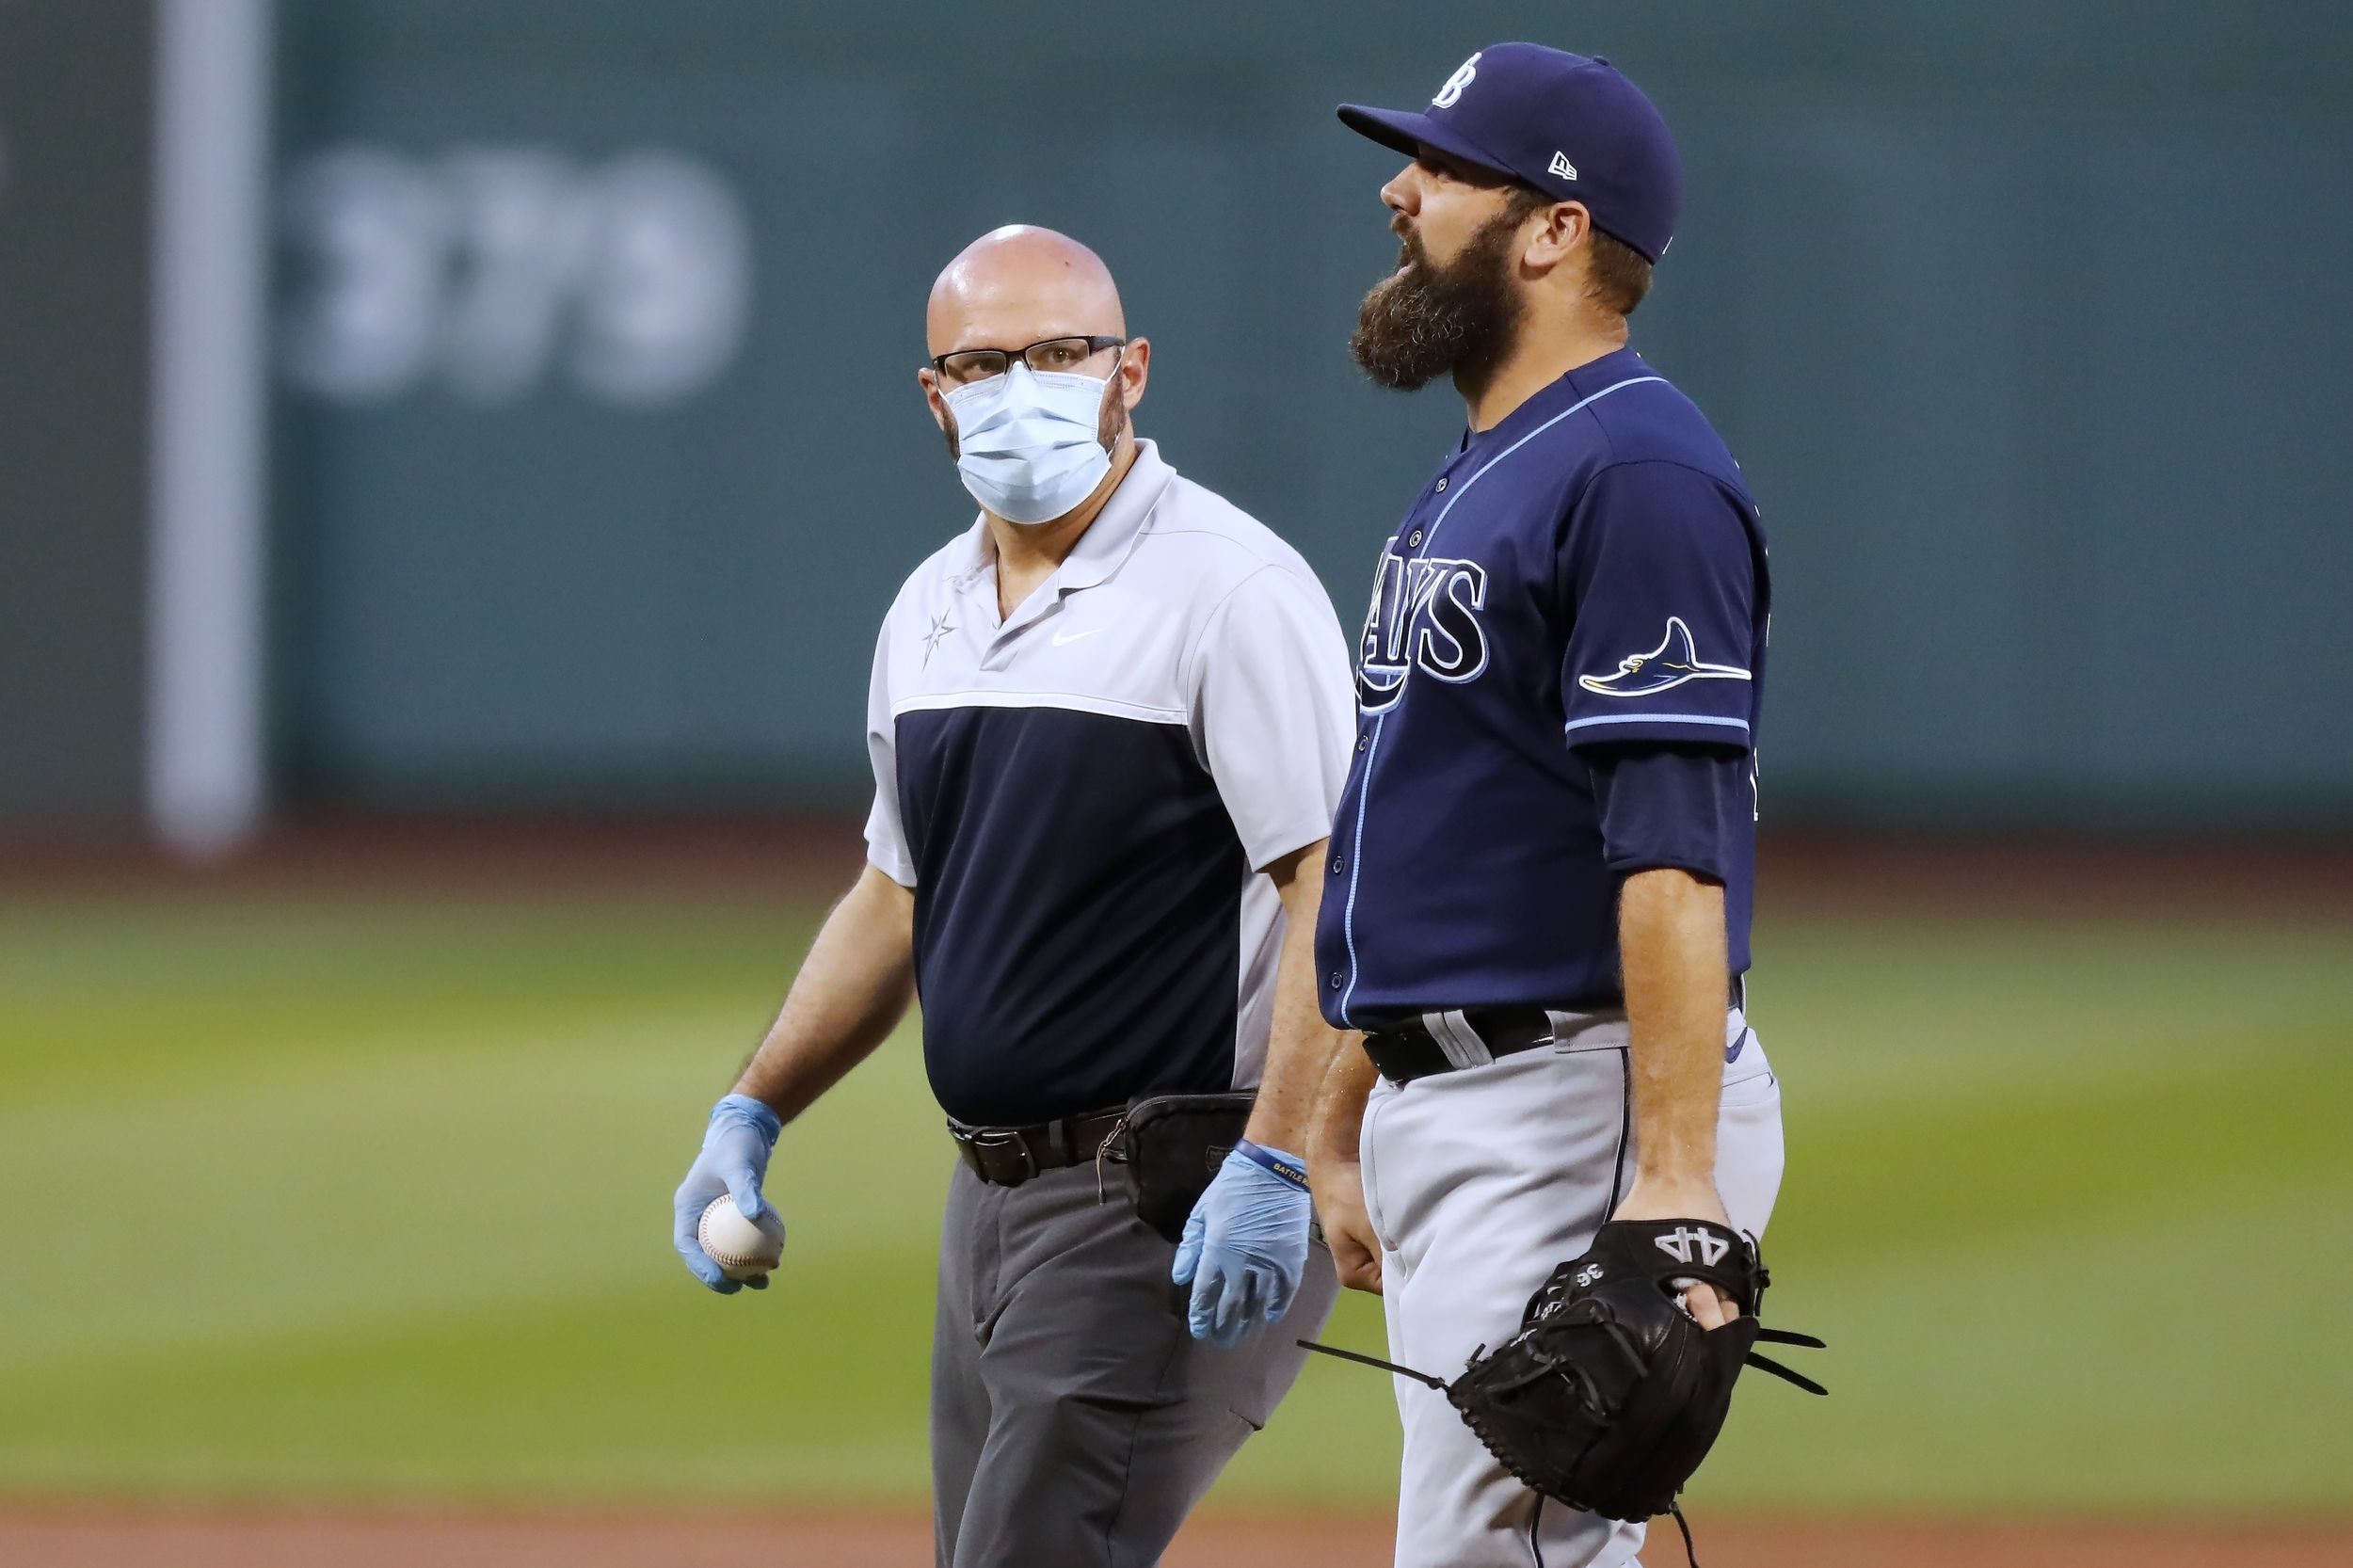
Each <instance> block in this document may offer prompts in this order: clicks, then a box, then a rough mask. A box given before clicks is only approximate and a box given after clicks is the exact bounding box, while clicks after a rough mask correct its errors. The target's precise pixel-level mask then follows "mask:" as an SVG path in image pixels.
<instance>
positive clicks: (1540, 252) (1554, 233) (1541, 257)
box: [1520, 201, 1593, 273]
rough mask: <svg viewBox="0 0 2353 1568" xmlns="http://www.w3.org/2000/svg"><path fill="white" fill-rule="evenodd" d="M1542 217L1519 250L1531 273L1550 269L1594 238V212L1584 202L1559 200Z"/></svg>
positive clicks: (1524, 263) (1546, 209)
mask: <svg viewBox="0 0 2353 1568" xmlns="http://www.w3.org/2000/svg"><path fill="white" fill-rule="evenodd" d="M1539 216H1541V217H1542V218H1543V220H1544V221H1543V222H1542V223H1541V224H1539V225H1538V226H1537V227H1536V228H1535V229H1533V230H1531V231H1530V232H1529V236H1528V244H1527V245H1526V247H1525V248H1522V250H1521V252H1520V261H1521V264H1523V265H1525V266H1526V267H1527V268H1528V269H1529V271H1530V272H1539V273H1543V272H1550V271H1551V270H1552V269H1553V268H1555V267H1557V266H1559V265H1561V264H1562V263H1563V262H1566V261H1568V260H1569V259H1570V258H1571V257H1572V256H1574V255H1576V253H1577V250H1578V249H1579V248H1582V247H1583V246H1584V245H1585V243H1586V241H1587V240H1589V239H1591V238H1592V237H1593V214H1591V213H1589V212H1587V211H1586V210H1585V203H1584V202H1582V201H1556V202H1554V203H1553V204H1552V205H1551V206H1549V207H1546V208H1545V210H1544V212H1543V213H1542V214H1541V215H1539Z"/></svg>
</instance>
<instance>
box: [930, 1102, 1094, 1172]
mask: <svg viewBox="0 0 2353 1568" xmlns="http://www.w3.org/2000/svg"><path fill="white" fill-rule="evenodd" d="M1127 1119H1128V1111H1127V1108H1126V1107H1125V1106H1117V1107H1113V1108H1112V1109H1111V1110H1109V1111H1081V1112H1079V1113H1078V1114H1077V1115H1075V1116H1064V1117H1061V1118H1059V1119H1058V1120H1055V1121H1050V1122H1040V1123H1038V1124H1037V1125H1036V1126H1034V1127H968V1126H967V1125H966V1124H964V1123H963V1122H959V1121H956V1120H955V1119H954V1118H952V1117H951V1118H950V1119H949V1122H948V1136H949V1137H951V1138H953V1139H954V1140H955V1141H956V1152H957V1153H958V1154H961V1155H962V1156H964V1162H965V1163H966V1164H967V1165H969V1166H971V1167H972V1174H973V1175H974V1176H979V1177H980V1178H981V1179H982V1180H983V1181H985V1182H987V1183H988V1184H989V1185H990V1186H992V1187H1018V1186H1020V1185H1021V1184H1022V1183H1023V1182H1025V1181H1027V1180H1029V1179H1030V1178H1031V1177H1032V1176H1036V1175H1037V1174H1038V1173H1040V1172H1041V1171H1056V1170H1061V1169H1062V1168H1064V1166H1068V1165H1083V1164H1086V1163H1088V1162H1090V1161H1092V1160H1095V1159H1096V1157H1097V1156H1099V1155H1101V1154H1102V1153H1104V1152H1105V1150H1106V1149H1107V1148H1108V1147H1109V1146H1110V1145H1111V1144H1113V1143H1114V1142H1115V1141H1116V1140H1117V1139H1118V1137H1119V1128H1120V1124H1121V1123H1122V1122H1125V1121H1126V1120H1127Z"/></svg>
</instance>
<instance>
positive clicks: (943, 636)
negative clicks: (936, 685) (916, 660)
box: [923, 610, 956, 669]
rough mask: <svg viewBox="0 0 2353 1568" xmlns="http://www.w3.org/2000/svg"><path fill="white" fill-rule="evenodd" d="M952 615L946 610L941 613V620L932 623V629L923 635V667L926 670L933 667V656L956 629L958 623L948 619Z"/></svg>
mask: <svg viewBox="0 0 2353 1568" xmlns="http://www.w3.org/2000/svg"><path fill="white" fill-rule="evenodd" d="M950 613H951V612H949V611H946V610H942V611H941V612H939V618H938V619H936V620H935V621H933V622H932V629H931V630H930V631H929V632H924V633H923V667H924V668H925V669H929V668H931V667H932V654H933V653H934V652H935V651H936V649H937V648H938V647H939V645H940V644H942V643H944V642H946V641H947V640H948V633H949V632H953V631H954V630H955V629H956V623H955V622H954V621H952V620H950V619H949V618H948V616H949V615H950Z"/></svg>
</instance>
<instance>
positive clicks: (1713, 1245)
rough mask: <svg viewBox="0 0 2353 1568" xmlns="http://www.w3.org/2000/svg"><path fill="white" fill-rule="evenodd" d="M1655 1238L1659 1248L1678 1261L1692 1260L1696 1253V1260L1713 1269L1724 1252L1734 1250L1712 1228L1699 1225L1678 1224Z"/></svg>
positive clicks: (1719, 1261)
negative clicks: (1706, 1228) (1707, 1228)
mask: <svg viewBox="0 0 2353 1568" xmlns="http://www.w3.org/2000/svg"><path fill="white" fill-rule="evenodd" d="M1655 1240H1657V1243H1658V1250H1659V1251H1660V1252H1663V1253H1665V1254H1666V1255H1667V1256H1669V1257H1672V1258H1673V1259H1674V1260H1675V1261H1676V1262H1677V1263H1689V1262H1692V1261H1694V1260H1695V1255H1696V1261H1697V1262H1698V1263H1699V1265H1700V1266H1701V1267H1702V1268H1705V1269H1712V1268H1714V1267H1715V1266H1716V1265H1717V1264H1719V1263H1721V1262H1722V1261H1723V1256H1724V1254H1726V1253H1728V1252H1730V1251H1731V1250H1732V1243H1731V1242H1730V1241H1728V1240H1725V1239H1724V1238H1722V1237H1721V1236H1719V1235H1717V1234H1716V1233H1715V1232H1714V1231H1712V1230H1705V1229H1702V1228H1701V1227H1699V1226H1697V1225H1682V1226H1678V1227H1677V1228H1676V1229H1673V1230H1671V1231H1669V1232H1668V1233H1667V1234H1666V1235H1664V1236H1660V1237H1657V1238H1655Z"/></svg>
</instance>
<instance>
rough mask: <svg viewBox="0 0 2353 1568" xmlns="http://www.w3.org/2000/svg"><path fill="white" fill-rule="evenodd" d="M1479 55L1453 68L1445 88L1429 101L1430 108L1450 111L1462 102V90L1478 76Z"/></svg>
mask: <svg viewBox="0 0 2353 1568" xmlns="http://www.w3.org/2000/svg"><path fill="white" fill-rule="evenodd" d="M1485 53H1486V51H1485V50H1484V49H1481V51H1479V55H1483V54H1485ZM1479 55H1473V56H1471V57H1470V58H1469V59H1467V60H1465V61H1464V62H1463V63H1462V64H1461V65H1459V66H1457V67H1455V68H1454V74H1453V75H1451V76H1449V77H1448V78H1447V79H1446V86H1444V87H1442V88H1439V89H1438V96H1437V97H1435V98H1433V99H1432V100H1431V101H1430V103H1431V106H1432V107H1433V108H1440V109H1450V108H1452V107H1454V105H1455V104H1459V103H1461V102H1462V99H1463V89H1464V88H1466V87H1468V86H1470V85H1471V83H1472V82H1473V81H1475V80H1477V78H1478V76H1479Z"/></svg>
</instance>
